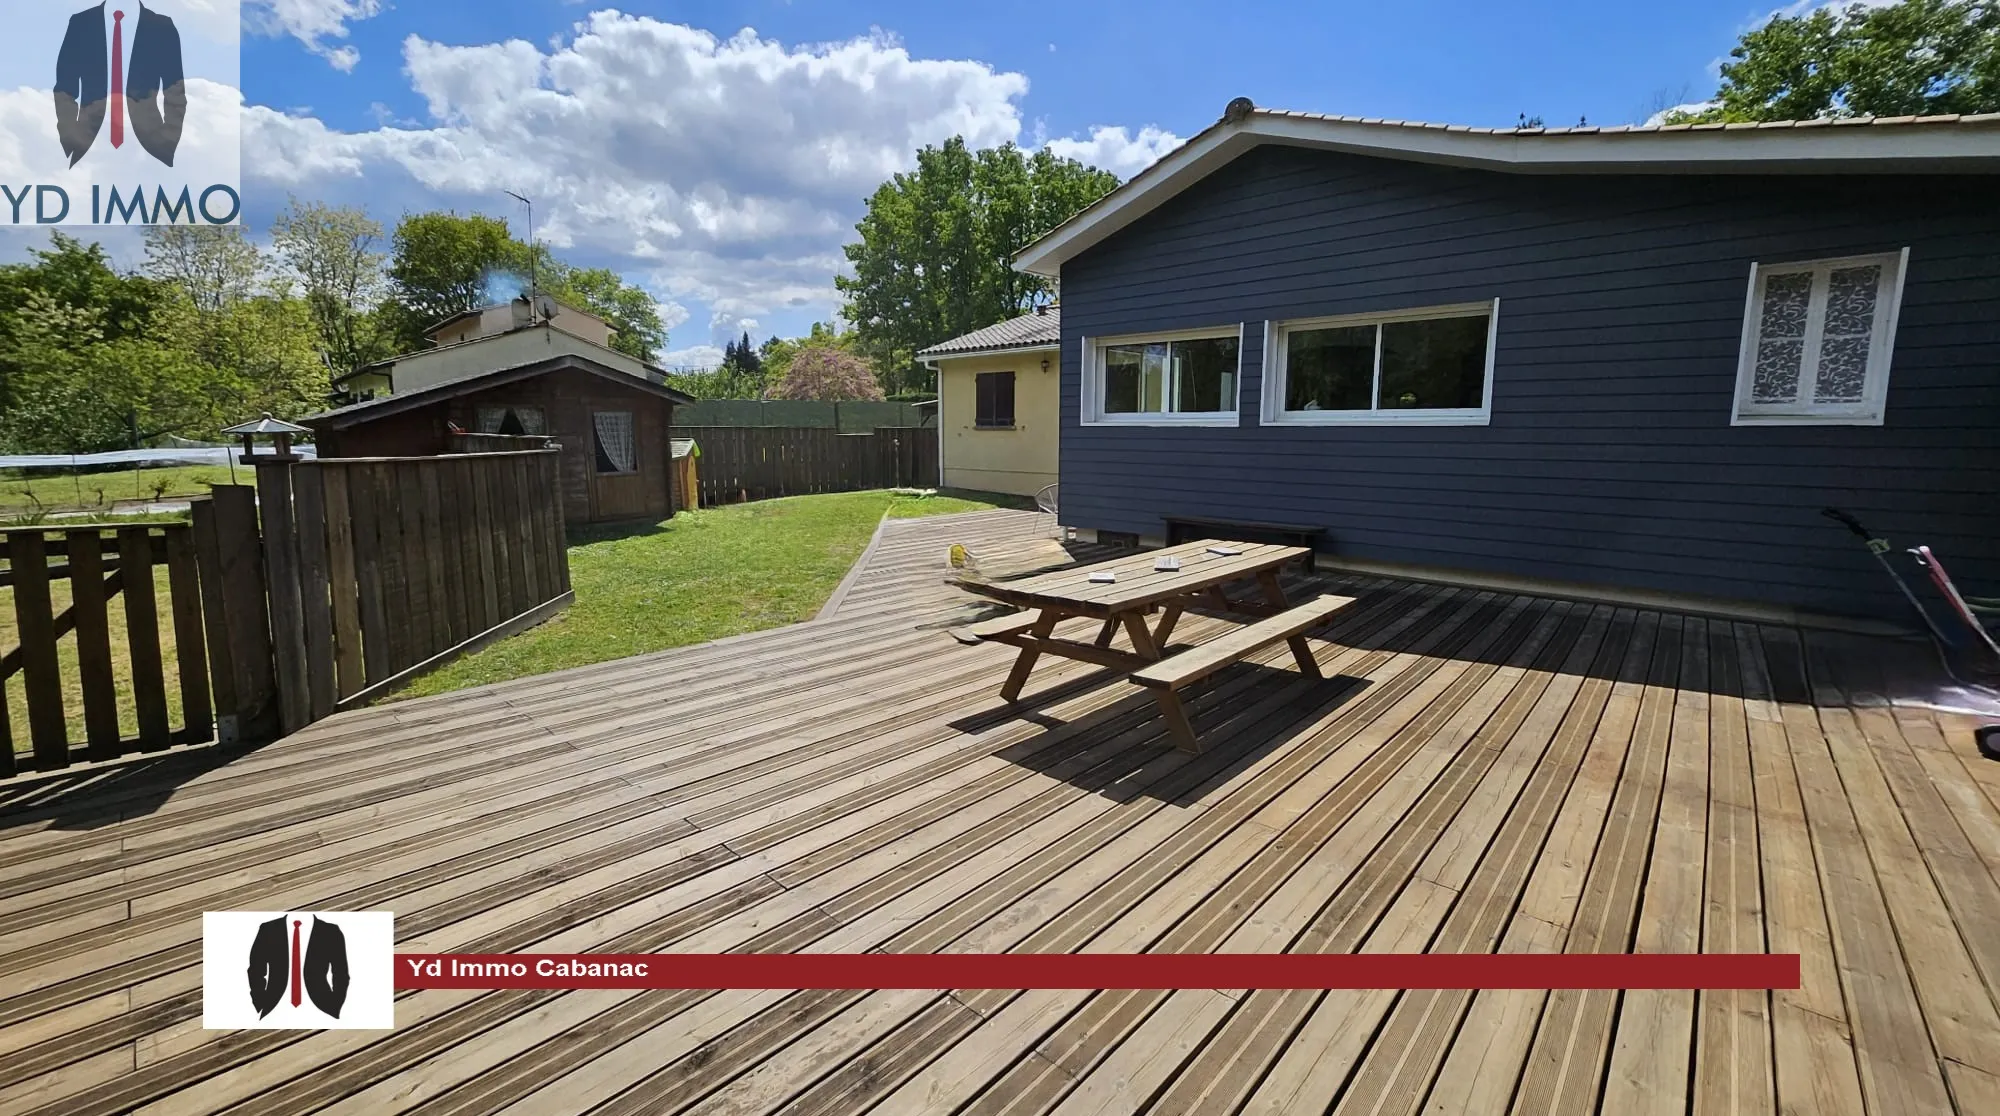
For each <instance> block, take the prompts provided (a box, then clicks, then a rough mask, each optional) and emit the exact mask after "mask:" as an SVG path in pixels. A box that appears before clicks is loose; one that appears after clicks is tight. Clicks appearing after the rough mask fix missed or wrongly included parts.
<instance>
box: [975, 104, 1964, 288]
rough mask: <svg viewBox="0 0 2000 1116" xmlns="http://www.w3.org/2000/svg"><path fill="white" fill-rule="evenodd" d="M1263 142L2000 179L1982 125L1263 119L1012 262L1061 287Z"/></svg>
mask: <svg viewBox="0 0 2000 1116" xmlns="http://www.w3.org/2000/svg"><path fill="white" fill-rule="evenodd" d="M1265 143H1280V144H1286V145H1288V146H1294V147H1308V148H1313V149H1316V150H1322V151H1344V152H1350V153H1353V154H1359V155H1371V156H1376V157H1380V158H1388V159H1402V160H1406V161H1411V162H1427V163H1441V164H1446V165H1452V166H1463V167H1477V168H1481V169H1486V170H1496V171H1503V172H1508V173H1514V174H1563V173H1571V174H1577V173H1613V172H1623V173H1637V174H1732V173H1735V174H1740V173H1765V174H1815V173H1819V174H1825V173H1834V172H1853V171H1875V172H1892V173H1901V174H1938V173H1964V172H1978V173H1995V172H2000V128H1996V127H1992V126H1989V125H1988V124H1986V123H1978V124H1951V123H1940V124H1888V125H1877V124H1834V123H1828V124H1809V125H1803V126H1801V125H1791V126H1787V127H1772V128H1714V129H1706V130H1695V131H1682V130H1676V131H1670V132H1652V131H1637V132H1635V131H1608V132H1580V133H1573V132H1561V133H1554V134H1542V133H1533V132H1529V133H1513V132H1499V133H1495V132H1483V131H1476V130H1473V129H1470V128H1467V127H1465V126H1463V125H1450V126H1448V125H1402V124H1384V123H1365V122H1360V121H1352V120H1327V119H1321V118H1315V117H1308V116H1287V115H1282V114H1276V113H1259V114H1257V115H1253V116H1251V117H1249V118H1248V119H1246V120H1244V121H1242V122H1240V123H1228V122H1223V123H1219V124H1216V125H1214V126H1213V127H1211V128H1209V129H1208V130H1206V131H1204V132H1202V133H1201V134H1200V135H1197V136H1195V137H1194V138H1193V139H1190V140H1189V141H1188V142H1187V143H1185V144H1182V145H1181V146H1180V147H1178V148H1176V149H1174V150H1173V151H1172V152H1170V153H1168V154H1167V156H1166V157H1165V158H1163V159H1161V160H1160V161H1159V162H1158V163H1155V164H1154V165H1153V166H1152V167H1150V168H1148V169H1146V170H1144V171H1141V172H1140V173H1139V175H1138V177H1136V178H1134V179H1133V180H1132V181H1130V182H1128V183H1126V184H1125V185H1124V186H1121V187H1119V188H1118V189H1117V190H1114V191H1113V192H1112V193H1111V194H1109V195H1107V196H1106V197H1105V198H1104V199H1103V200H1102V201H1100V202H1099V203H1098V204H1097V205H1096V206H1094V207H1092V208H1090V209H1086V210H1085V211H1083V212H1082V213H1081V214H1078V215H1077V216H1076V217H1074V218H1072V219H1071V220H1070V221H1069V222H1068V223H1066V224H1064V225H1060V226H1058V227H1056V228H1055V229H1053V230H1051V231H1050V232H1049V233H1048V234H1047V235H1045V236H1044V237H1042V239H1040V240H1038V241H1036V242H1035V243H1033V244H1030V245H1029V246H1028V247H1026V248H1024V249H1022V250H1021V252H1020V253H1019V254H1017V255H1016V256H1015V257H1014V267H1015V269H1016V270H1019V271H1024V272H1027V273H1029V274H1031V275H1041V276H1045V277H1048V278H1056V277H1058V276H1059V274H1060V272H1061V270H1062V264H1063V261H1064V260H1067V259H1069V258H1071V257H1072V256H1075V255H1077V254H1078V253H1080V252H1082V251H1083V250H1084V249H1086V248H1088V247H1090V246H1091V245H1094V244H1096V243H1097V242H1099V241H1101V240H1104V239H1105V238H1107V237H1109V236H1111V235H1112V234H1113V233H1115V232H1117V231H1118V230H1120V229H1122V228H1124V227H1125V226H1127V225H1129V224H1131V223H1132V222H1134V221H1136V220H1138V219H1139V218H1140V217H1143V216H1145V215H1146V214H1148V213H1151V212H1152V211H1153V210H1155V209H1157V208H1159V207H1160V206H1161V205H1163V204H1164V203H1166V202H1167V201H1168V200H1169V199H1171V198H1173V197H1174V196H1175V195H1177V194H1179V193H1181V192H1182V191H1183V190H1185V189H1187V188H1188V187H1189V186H1192V185H1193V184H1194V183H1196V182H1198V181H1200V180H1201V179H1203V178H1205V177H1207V176H1208V175H1210V174H1212V173H1214V172H1215V171H1217V170H1219V169H1221V168H1222V167H1223V166H1224V165H1226V164H1227V163H1229V162H1230V161H1231V160H1234V159H1235V158H1237V157H1238V156H1240V155H1242V154H1243V153H1244V152H1246V151H1248V150H1250V149H1251V148H1253V147H1256V146H1258V145H1260V144H1265Z"/></svg>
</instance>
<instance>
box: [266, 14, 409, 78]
mask: <svg viewBox="0 0 2000 1116" xmlns="http://www.w3.org/2000/svg"><path fill="white" fill-rule="evenodd" d="M384 6H385V5H384V3H383V0H245V3H244V5H243V21H244V23H245V24H246V25H247V26H248V27H249V28H250V29H251V30H252V31H254V32H256V33H258V34H261V35H272V36H276V35H290V36H291V37H292V38H294V39H297V40H298V41H299V42H300V43H301V44H303V45H304V46H305V48H306V49H307V50H310V51H312V52H313V53H314V54H317V55H319V56H320V57H321V58H324V59H326V61H327V64H328V65H331V66H332V67H333V68H334V69H336V70H339V71H341V72H342V73H345V72H347V71H350V70H352V69H354V66H355V64H356V63H358V62H360V61H361V52H360V51H358V50H356V49H354V48H353V47H352V46H348V45H345V44H342V45H335V44H334V43H332V42H329V40H336V39H345V38H347V25H348V24H349V23H351V22H354V21H356V20H363V19H368V18H369V17H371V16H376V15H380V14H381V12H382V9H383V7H384Z"/></svg>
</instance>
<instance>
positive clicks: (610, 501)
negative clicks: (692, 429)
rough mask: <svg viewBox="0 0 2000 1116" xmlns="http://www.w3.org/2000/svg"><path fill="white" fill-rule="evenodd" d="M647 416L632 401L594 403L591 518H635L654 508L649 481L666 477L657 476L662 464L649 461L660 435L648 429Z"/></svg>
mask: <svg viewBox="0 0 2000 1116" xmlns="http://www.w3.org/2000/svg"><path fill="white" fill-rule="evenodd" d="M647 417H649V416H647V415H646V414H644V412H642V411H640V410H638V409H636V408H634V407H633V406H631V405H629V404H610V405H603V404H599V405H594V406H592V408H591V411H590V439H591V459H592V460H591V485H590V503H591V518H592V519H624V518H628V517H630V518H636V517H638V516H642V515H646V514H647V513H648V512H649V511H651V510H652V509H651V507H650V504H651V503H652V501H650V500H649V499H648V497H649V495H650V492H649V486H648V481H649V479H650V480H653V481H654V482H655V483H657V481H658V480H662V479H664V478H663V477H660V476H658V474H659V473H660V472H661V470H660V469H659V467H658V466H657V465H656V464H655V463H653V462H651V461H649V460H648V454H649V453H651V452H653V451H656V450H657V448H658V447H657V445H656V444H655V443H656V442H657V441H658V435H657V432H654V431H651V430H649V429H648V427H650V425H651V424H650V423H647V422H645V421H644V420H645V419H646V418H647ZM649 435H650V436H649ZM649 466H651V467H649ZM649 474H651V476H650V477H649Z"/></svg>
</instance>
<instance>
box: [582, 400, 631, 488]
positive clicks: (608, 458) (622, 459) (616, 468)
mask: <svg viewBox="0 0 2000 1116" xmlns="http://www.w3.org/2000/svg"><path fill="white" fill-rule="evenodd" d="M590 421H591V425H592V426H593V427H595V428H596V430H597V471H598V472H600V473H636V472H638V471H639V447H638V445H637V443H636V441H635V440H634V438H633V436H632V412H630V411H598V412H597V413H595V414H593V415H591V416H590Z"/></svg>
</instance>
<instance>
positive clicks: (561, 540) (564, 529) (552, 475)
mask: <svg viewBox="0 0 2000 1116" xmlns="http://www.w3.org/2000/svg"><path fill="white" fill-rule="evenodd" d="M688 460H689V461H693V460H694V459H693V458H689V459H688ZM543 466H544V467H545V468H546V469H547V470H548V477H549V481H548V484H549V513H548V514H549V531H550V539H551V544H552V545H553V546H554V547H555V566H556V594H557V595H561V594H563V593H567V592H569V591H570V584H569V528H568V525H567V524H566V523H564V522H563V504H562V458H561V457H559V456H557V455H556V454H553V453H552V454H550V455H549V456H548V457H546V458H544V459H543Z"/></svg>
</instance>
